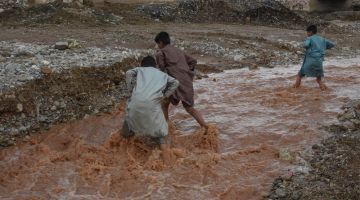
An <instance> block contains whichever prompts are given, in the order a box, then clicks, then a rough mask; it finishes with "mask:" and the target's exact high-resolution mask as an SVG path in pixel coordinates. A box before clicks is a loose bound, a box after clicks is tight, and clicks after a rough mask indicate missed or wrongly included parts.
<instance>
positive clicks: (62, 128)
mask: <svg viewBox="0 0 360 200" xmlns="http://www.w3.org/2000/svg"><path fill="white" fill-rule="evenodd" d="M359 63H360V59H359V58H353V59H334V60H330V61H328V62H326V65H327V67H326V79H325V80H326V83H327V85H328V87H329V88H330V90H328V91H325V92H323V91H321V90H319V89H318V87H317V85H316V82H315V81H314V80H313V79H311V78H307V79H305V80H304V81H303V86H302V87H301V88H300V89H293V88H291V87H290V86H291V85H292V84H293V82H294V81H295V76H294V75H295V74H296V72H297V70H298V68H299V67H298V66H289V67H284V66H282V67H277V68H274V69H265V68H261V69H259V70H255V71H251V70H248V69H238V70H230V71H225V72H224V73H220V74H212V75H210V77H209V78H207V79H203V80H200V81H197V82H196V84H195V87H196V91H197V98H196V102H197V108H199V110H200V111H201V112H202V114H203V115H204V116H205V118H206V120H207V121H209V122H210V123H212V126H211V127H210V129H209V132H208V134H207V135H204V131H203V130H198V126H197V124H196V123H195V121H194V120H193V119H191V118H190V117H189V116H188V115H187V114H186V113H185V112H184V111H183V109H182V108H181V107H178V108H175V109H173V111H172V113H173V114H172V117H171V119H172V121H173V122H174V124H173V125H171V142H172V146H173V149H172V151H171V160H169V161H167V163H166V164H164V162H163V160H162V159H161V157H160V151H159V150H157V149H156V148H155V147H154V146H152V145H151V143H150V142H148V141H144V140H143V139H133V140H129V141H128V140H124V139H122V138H121V137H120V136H119V134H118V131H119V129H120V128H121V124H122V117H123V108H124V105H122V106H120V109H119V110H117V111H114V113H112V114H108V115H101V116H92V117H89V118H87V119H84V120H81V121H77V122H73V123H71V124H65V125H58V126H55V127H53V128H52V129H51V130H49V131H48V132H47V133H44V134H38V135H34V136H32V137H31V139H30V140H29V141H27V142H24V143H22V144H18V145H17V146H14V147H10V148H8V149H4V150H2V151H1V152H0V168H1V176H0V198H1V199H247V200H251V199H262V198H263V197H264V196H265V195H266V192H267V191H269V189H270V187H271V184H272V181H273V180H274V178H276V177H277V176H279V175H282V174H283V173H285V172H286V171H287V170H288V169H289V168H291V167H292V166H293V164H292V163H294V162H297V161H296V160H297V159H298V158H297V159H286V160H283V159H280V158H279V151H283V150H284V149H285V150H286V151H289V152H290V154H291V155H294V156H293V157H294V158H296V157H297V156H296V155H298V154H297V152H299V151H302V150H305V149H308V148H310V147H311V145H312V144H314V143H316V142H319V140H320V139H323V138H324V137H326V136H327V135H326V133H325V131H322V130H321V129H319V128H321V127H322V126H324V125H327V124H330V123H333V122H335V121H336V115H337V113H338V112H340V108H341V105H342V104H343V103H344V102H345V101H347V100H348V99H349V98H360V86H359V84H360V70H359V67H360V65H359Z"/></svg>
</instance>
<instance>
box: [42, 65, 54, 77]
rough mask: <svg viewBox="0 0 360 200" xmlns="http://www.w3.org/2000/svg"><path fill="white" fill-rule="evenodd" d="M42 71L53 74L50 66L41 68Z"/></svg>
mask: <svg viewBox="0 0 360 200" xmlns="http://www.w3.org/2000/svg"><path fill="white" fill-rule="evenodd" d="M41 73H43V74H46V75H47V74H51V73H52V69H50V68H49V67H42V68H41Z"/></svg>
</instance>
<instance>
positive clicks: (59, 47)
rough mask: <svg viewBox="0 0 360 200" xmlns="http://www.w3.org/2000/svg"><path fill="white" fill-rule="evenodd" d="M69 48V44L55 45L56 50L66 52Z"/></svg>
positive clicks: (60, 43) (59, 43)
mask: <svg viewBox="0 0 360 200" xmlns="http://www.w3.org/2000/svg"><path fill="white" fill-rule="evenodd" d="M68 48H69V44H68V43H67V42H57V43H56V44H55V49H57V50H66V49H68Z"/></svg>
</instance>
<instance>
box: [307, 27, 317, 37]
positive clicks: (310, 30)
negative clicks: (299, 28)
mask: <svg viewBox="0 0 360 200" xmlns="http://www.w3.org/2000/svg"><path fill="white" fill-rule="evenodd" d="M306 31H307V35H308V36H309V37H310V36H312V35H315V34H316V33H317V27H316V26H315V25H311V26H309V27H307V29H306Z"/></svg>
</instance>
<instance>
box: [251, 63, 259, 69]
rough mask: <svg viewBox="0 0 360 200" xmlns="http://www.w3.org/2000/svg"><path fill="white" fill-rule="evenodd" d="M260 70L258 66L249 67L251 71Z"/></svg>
mask: <svg viewBox="0 0 360 200" xmlns="http://www.w3.org/2000/svg"><path fill="white" fill-rule="evenodd" d="M258 68H259V67H258V66H257V65H256V64H252V65H250V66H249V70H256V69H258Z"/></svg>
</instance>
